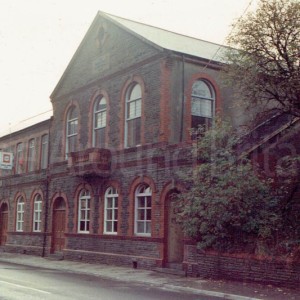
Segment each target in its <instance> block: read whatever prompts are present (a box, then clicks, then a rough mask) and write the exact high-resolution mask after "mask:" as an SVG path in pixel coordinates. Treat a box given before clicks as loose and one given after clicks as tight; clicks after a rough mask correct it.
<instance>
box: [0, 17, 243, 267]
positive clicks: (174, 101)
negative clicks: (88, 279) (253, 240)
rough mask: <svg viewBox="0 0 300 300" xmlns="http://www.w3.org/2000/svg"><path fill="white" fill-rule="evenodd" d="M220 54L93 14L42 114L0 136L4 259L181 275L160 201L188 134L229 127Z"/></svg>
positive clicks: (171, 188) (176, 239)
mask: <svg viewBox="0 0 300 300" xmlns="http://www.w3.org/2000/svg"><path fill="white" fill-rule="evenodd" d="M223 51H224V48H223V47H222V46H219V45H216V44H213V43H209V42H205V41H202V40H197V39H194V38H190V37H187V36H182V35H179V34H175V33H172V32H168V31H165V30H162V29H158V28H154V27H151V26H147V25H144V24H140V23H136V22H133V21H130V20H126V19H122V18H119V17H115V16H111V15H108V14H104V13H102V12H99V13H98V14H97V16H96V17H95V19H94V21H93V23H92V25H91V27H90V29H89V30H88V32H87V34H86V35H85V37H84V39H83V41H82V43H81V44H80V46H79V48H78V49H77V51H76V53H75V55H74V56H73V58H72V59H71V61H70V63H69V65H68V67H67V69H66V71H65V72H64V74H63V76H62V78H61V79H60V81H59V82H58V84H57V86H56V88H55V89H54V91H53V93H52V95H51V101H52V105H53V117H52V118H51V119H50V120H48V121H44V122H41V123H38V124H35V125H34V126H31V127H28V128H25V129H23V130H21V131H18V132H15V133H13V134H10V135H7V136H3V137H1V138H0V149H1V150H2V151H3V152H5V153H14V158H15V159H14V166H13V168H12V170H1V171H0V172H1V173H0V174H1V181H0V229H1V230H0V244H1V248H2V249H3V250H4V251H10V252H21V253H28V254H36V255H46V256H48V255H51V254H59V255H63V256H64V257H65V258H66V259H74V260H83V261H93V262H95V261H96V262H102V263H113V264H123V265H129V266H134V267H144V268H153V267H164V266H168V265H170V263H177V264H183V265H185V266H186V267H188V264H189V263H188V257H189V253H190V251H192V250H189V249H190V246H191V245H190V244H189V242H188V241H187V240H185V239H184V236H183V234H182V232H181V229H180V227H179V226H178V225H177V224H176V223H175V222H174V210H173V209H172V208H173V207H172V204H173V203H172V199H171V197H170V195H171V194H172V193H174V192H177V193H180V190H181V189H182V188H183V186H182V183H181V174H182V173H184V172H185V170H186V169H187V168H191V166H192V165H193V163H194V162H193V158H192V157H191V156H190V154H189V153H190V152H189V149H190V147H191V137H190V133H189V130H190V128H193V127H197V126H198V124H209V123H210V122H211V120H212V118H213V117H214V116H215V114H216V113H217V112H218V111H220V112H222V113H223V114H226V115H227V116H229V117H230V118H231V120H232V122H233V124H234V125H238V124H239V123H241V122H242V117H241V116H242V115H241V114H239V113H238V112H237V111H236V110H232V109H231V107H232V105H231V102H230V101H231V94H230V90H228V89H226V88H224V87H222V85H221V79H220V75H219V73H220V72H219V71H220V68H221V65H222V60H221V54H222V52H223Z"/></svg>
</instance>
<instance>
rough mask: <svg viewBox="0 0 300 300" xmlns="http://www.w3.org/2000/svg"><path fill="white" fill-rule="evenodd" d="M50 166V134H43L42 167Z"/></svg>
mask: <svg viewBox="0 0 300 300" xmlns="http://www.w3.org/2000/svg"><path fill="white" fill-rule="evenodd" d="M47 167H48V134H45V135H43V136H42V142H41V169H46V168H47Z"/></svg>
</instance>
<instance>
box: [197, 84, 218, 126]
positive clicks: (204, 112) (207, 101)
mask: <svg viewBox="0 0 300 300" xmlns="http://www.w3.org/2000/svg"><path fill="white" fill-rule="evenodd" d="M214 111H215V91H214V89H213V87H212V85H211V84H210V83H209V82H208V81H206V80H197V81H196V82H194V84H193V87H192V103H191V114H192V124H191V127H192V128H195V129H197V128H198V126H199V125H203V126H206V127H209V126H211V123H212V118H213V116H214Z"/></svg>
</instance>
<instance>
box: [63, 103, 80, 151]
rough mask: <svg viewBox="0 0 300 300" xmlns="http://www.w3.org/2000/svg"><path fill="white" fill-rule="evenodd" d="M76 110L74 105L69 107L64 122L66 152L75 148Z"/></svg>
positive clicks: (76, 130) (76, 131)
mask: <svg viewBox="0 0 300 300" xmlns="http://www.w3.org/2000/svg"><path fill="white" fill-rule="evenodd" d="M77 135H78V112H77V109H76V107H75V106H72V107H70V109H69V111H68V114H67V124H66V154H68V153H70V152H74V151H76V149H77Z"/></svg>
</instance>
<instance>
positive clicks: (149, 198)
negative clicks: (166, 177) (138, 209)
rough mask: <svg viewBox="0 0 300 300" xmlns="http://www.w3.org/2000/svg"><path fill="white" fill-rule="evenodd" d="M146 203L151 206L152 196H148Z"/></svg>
mask: <svg viewBox="0 0 300 300" xmlns="http://www.w3.org/2000/svg"><path fill="white" fill-rule="evenodd" d="M146 204H147V207H150V208H151V196H148V197H146Z"/></svg>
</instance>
